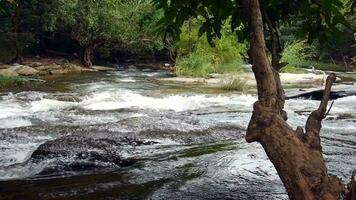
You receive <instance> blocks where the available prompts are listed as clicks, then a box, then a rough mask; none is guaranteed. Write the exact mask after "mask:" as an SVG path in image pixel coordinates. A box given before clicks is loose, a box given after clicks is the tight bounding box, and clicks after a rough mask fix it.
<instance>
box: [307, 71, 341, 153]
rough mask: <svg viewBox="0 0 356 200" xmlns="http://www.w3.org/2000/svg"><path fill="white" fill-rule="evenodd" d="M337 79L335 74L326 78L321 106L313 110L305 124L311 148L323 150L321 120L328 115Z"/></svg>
mask: <svg viewBox="0 0 356 200" xmlns="http://www.w3.org/2000/svg"><path fill="white" fill-rule="evenodd" d="M335 80H336V75H335V74H330V75H329V76H328V78H327V79H326V85H325V90H324V95H323V99H322V100H321V102H320V105H319V108H318V109H317V110H315V111H313V112H312V113H311V114H310V116H309V118H308V120H307V123H306V125H305V130H306V143H307V144H309V146H310V147H311V148H315V149H318V150H321V146H320V129H321V121H322V120H323V119H324V118H325V117H326V109H327V106H328V102H329V99H330V94H331V87H332V85H333V83H334V82H335Z"/></svg>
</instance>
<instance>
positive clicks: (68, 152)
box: [31, 135, 150, 168]
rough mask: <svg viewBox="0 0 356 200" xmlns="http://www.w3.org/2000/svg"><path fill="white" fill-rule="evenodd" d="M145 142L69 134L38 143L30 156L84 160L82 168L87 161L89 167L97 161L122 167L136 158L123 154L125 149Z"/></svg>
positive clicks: (76, 161)
mask: <svg viewBox="0 0 356 200" xmlns="http://www.w3.org/2000/svg"><path fill="white" fill-rule="evenodd" d="M145 144H150V143H145V142H143V141H133V140H132V141H131V140H127V141H124V140H114V139H107V138H90V137H86V136H77V135H69V136H63V137H60V138H57V139H55V140H52V141H48V142H46V143H44V144H42V145H40V146H39V147H38V148H37V149H36V151H35V152H33V154H32V155H31V157H32V159H34V160H39V161H41V160H46V159H56V158H57V159H59V158H62V159H63V158H65V159H68V161H69V163H68V164H69V165H72V166H74V165H78V163H83V162H82V161H85V163H86V166H82V168H83V167H89V165H88V163H91V164H92V166H91V167H93V166H94V165H96V164H97V163H98V162H99V163H106V165H115V166H120V167H124V166H129V165H132V164H134V163H135V162H136V160H137V159H135V158H133V157H127V156H123V155H124V154H125V153H126V152H127V150H128V149H129V148H130V147H132V146H135V145H145ZM72 161H74V162H72ZM76 168H78V166H76Z"/></svg>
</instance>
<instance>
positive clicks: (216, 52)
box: [173, 21, 247, 77]
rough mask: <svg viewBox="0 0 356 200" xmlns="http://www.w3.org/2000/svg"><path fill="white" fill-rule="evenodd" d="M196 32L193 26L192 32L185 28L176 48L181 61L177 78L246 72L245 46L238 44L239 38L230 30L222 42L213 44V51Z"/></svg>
mask: <svg viewBox="0 0 356 200" xmlns="http://www.w3.org/2000/svg"><path fill="white" fill-rule="evenodd" d="M195 23H199V22H197V21H195ZM197 32H198V29H197V28H195V27H194V23H193V27H192V28H191V32H190V31H189V30H188V28H187V26H184V27H183V28H182V34H181V36H180V38H181V40H180V41H179V42H177V43H176V44H175V45H174V47H173V48H175V50H174V51H175V52H176V53H177V57H178V58H177V60H176V66H177V68H176V71H177V74H178V75H185V76H194V77H197V76H203V77H206V76H208V75H209V74H211V73H219V74H223V73H230V72H233V73H237V72H241V71H243V70H244V67H243V64H244V63H245V61H244V58H245V57H246V52H247V47H246V44H245V43H238V42H237V41H236V35H234V34H233V33H232V32H231V31H230V30H228V29H227V28H226V29H224V30H223V32H222V37H221V39H216V40H215V41H214V43H215V47H211V46H210V45H209V43H208V42H207V40H206V39H205V38H204V36H202V37H198V36H197V35H198V34H197Z"/></svg>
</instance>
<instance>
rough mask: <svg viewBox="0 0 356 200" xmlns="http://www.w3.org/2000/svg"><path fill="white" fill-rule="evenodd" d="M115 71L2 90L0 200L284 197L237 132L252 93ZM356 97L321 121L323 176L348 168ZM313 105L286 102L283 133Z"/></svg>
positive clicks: (257, 151) (355, 141)
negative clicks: (32, 87)
mask: <svg viewBox="0 0 356 200" xmlns="http://www.w3.org/2000/svg"><path fill="white" fill-rule="evenodd" d="M169 76H171V74H170V73H167V72H164V71H150V70H136V69H129V70H125V71H115V72H110V73H103V74H100V75H88V76H80V77H75V78H71V79H69V80H62V81H57V82H53V85H50V86H48V88H50V89H43V88H42V89H39V90H37V91H21V92H13V93H1V96H0V199H1V200H2V199H24V200H27V199H36V200H37V199H83V200H84V199H85V200H88V199H197V200H203V199H204V200H205V199H288V196H287V195H286V191H285V189H284V187H283V184H282V183H281V181H280V179H279V177H278V175H277V173H276V171H275V169H274V167H273V165H272V163H271V162H270V161H269V160H268V158H267V156H266V154H265V153H264V151H263V149H262V147H261V146H260V145H259V144H257V143H253V144H247V143H246V142H245V140H244V134H245V130H246V126H247V124H248V121H249V118H250V116H251V110H252V104H253V103H254V102H255V101H256V95H254V94H253V93H251V94H242V93H240V92H226V91H221V90H219V89H209V88H201V87H198V86H194V85H183V84H174V83H169V82H162V81H159V79H160V78H163V77H169ZM355 102H356V96H350V97H345V98H341V99H337V100H336V101H335V103H334V106H333V108H332V110H331V112H330V114H329V116H328V117H327V119H326V120H325V121H324V123H323V129H322V134H321V135H322V143H323V150H324V155H325V159H326V161H327V165H328V168H329V173H331V174H334V175H337V176H339V177H341V178H343V180H344V181H345V182H348V181H349V178H350V177H351V172H352V171H353V170H354V169H355V167H356V158H355V155H356V104H355ZM318 104H319V102H318V101H314V100H303V99H297V100H288V101H287V102H286V110H287V112H288V115H289V119H290V120H289V122H290V124H291V125H292V126H294V127H296V126H297V125H303V124H304V123H305V121H306V118H307V115H308V113H309V112H310V111H312V110H313V109H315V108H317V106H318Z"/></svg>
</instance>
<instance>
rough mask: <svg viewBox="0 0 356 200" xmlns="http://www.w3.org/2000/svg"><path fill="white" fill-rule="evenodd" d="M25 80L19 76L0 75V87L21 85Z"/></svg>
mask: <svg viewBox="0 0 356 200" xmlns="http://www.w3.org/2000/svg"><path fill="white" fill-rule="evenodd" d="M25 82H26V81H25V80H24V79H23V78H21V77H7V76H0V87H1V88H6V87H16V86H23V85H24V84H25Z"/></svg>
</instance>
